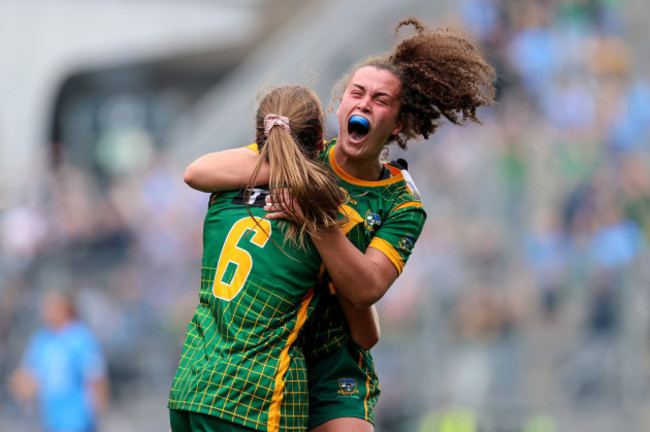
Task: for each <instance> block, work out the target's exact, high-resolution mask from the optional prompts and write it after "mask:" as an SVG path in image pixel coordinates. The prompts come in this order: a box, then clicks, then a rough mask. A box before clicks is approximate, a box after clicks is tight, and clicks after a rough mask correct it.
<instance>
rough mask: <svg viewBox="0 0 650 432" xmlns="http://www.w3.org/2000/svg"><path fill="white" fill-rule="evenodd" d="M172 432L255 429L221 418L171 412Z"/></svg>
mask: <svg viewBox="0 0 650 432" xmlns="http://www.w3.org/2000/svg"><path fill="white" fill-rule="evenodd" d="M169 424H170V425H171V430H172V432H214V431H219V432H255V429H251V428H247V427H244V426H240V425H238V424H234V423H230V422H227V421H224V420H221V419H220V418H219V417H215V416H210V415H207V414H200V413H195V412H191V411H181V410H175V409H170V410H169Z"/></svg>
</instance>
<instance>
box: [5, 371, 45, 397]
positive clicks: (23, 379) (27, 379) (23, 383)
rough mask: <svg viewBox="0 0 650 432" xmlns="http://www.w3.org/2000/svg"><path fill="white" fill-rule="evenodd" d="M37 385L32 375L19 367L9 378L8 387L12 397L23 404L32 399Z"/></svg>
mask: <svg viewBox="0 0 650 432" xmlns="http://www.w3.org/2000/svg"><path fill="white" fill-rule="evenodd" d="M37 387H38V384H37V382H36V380H35V379H34V377H33V375H32V374H31V373H30V372H29V371H28V370H27V369H25V368H23V367H19V368H18V369H17V370H16V371H15V372H14V373H13V374H11V376H10V378H9V389H10V390H11V393H12V395H13V397H14V398H15V399H16V400H17V401H18V402H20V403H23V404H26V403H28V402H30V401H31V400H33V399H34V397H35V396H36V390H37Z"/></svg>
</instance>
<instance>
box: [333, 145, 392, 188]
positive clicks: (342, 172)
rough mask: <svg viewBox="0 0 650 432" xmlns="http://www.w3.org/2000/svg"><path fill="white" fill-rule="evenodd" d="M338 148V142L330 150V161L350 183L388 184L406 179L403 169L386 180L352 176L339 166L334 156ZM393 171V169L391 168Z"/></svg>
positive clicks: (336, 171)
mask: <svg viewBox="0 0 650 432" xmlns="http://www.w3.org/2000/svg"><path fill="white" fill-rule="evenodd" d="M335 148H336V144H334V145H333V146H332V147H331V148H330V150H329V161H330V166H331V167H332V170H334V172H335V173H336V175H338V176H339V177H341V179H343V180H345V181H346V182H348V183H352V184H355V185H358V186H387V185H391V184H393V183H397V182H400V181H402V180H404V175H402V171H399V173H397V174H394V176H393V177H391V178H387V179H384V180H377V181H369V180H362V179H358V178H356V177H353V176H351V175H350V174H348V173H346V172H345V171H343V169H342V168H341V167H340V166H339V164H338V163H337V162H336V158H335V157H334V149H335ZM384 165H385V166H387V167H388V169H390V166H389V165H386V164H384ZM391 173H393V171H392V170H391Z"/></svg>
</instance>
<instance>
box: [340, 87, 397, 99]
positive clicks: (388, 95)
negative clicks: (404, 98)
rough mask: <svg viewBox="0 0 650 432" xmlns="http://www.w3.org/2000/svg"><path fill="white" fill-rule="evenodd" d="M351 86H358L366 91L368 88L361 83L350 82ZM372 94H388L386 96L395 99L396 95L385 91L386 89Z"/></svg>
mask: <svg viewBox="0 0 650 432" xmlns="http://www.w3.org/2000/svg"><path fill="white" fill-rule="evenodd" d="M350 86H353V87H357V88H358V89H360V90H363V91H364V92H365V91H366V88H365V87H364V86H363V85H361V84H356V83H350ZM372 96H373V97H378V96H386V97H389V98H391V99H395V96H393V95H391V94H390V93H387V92H384V91H377V92H375V93H374V94H373V95H372Z"/></svg>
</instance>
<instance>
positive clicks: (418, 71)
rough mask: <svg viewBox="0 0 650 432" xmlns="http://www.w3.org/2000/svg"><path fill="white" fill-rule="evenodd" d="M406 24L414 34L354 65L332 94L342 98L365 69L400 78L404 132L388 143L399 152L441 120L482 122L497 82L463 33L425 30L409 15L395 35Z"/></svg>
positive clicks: (460, 123)
mask: <svg viewBox="0 0 650 432" xmlns="http://www.w3.org/2000/svg"><path fill="white" fill-rule="evenodd" d="M409 25H413V26H414V27H415V29H416V31H417V33H416V34H415V35H414V36H411V37H409V38H407V39H404V40H402V41H400V42H399V43H398V44H397V46H396V47H395V49H394V50H393V52H392V53H389V54H386V55H383V56H380V57H371V58H368V59H366V60H364V61H362V62H361V63H359V64H358V65H356V66H355V67H354V68H353V69H352V71H351V72H350V73H348V74H346V75H345V76H344V77H343V78H342V79H341V80H340V81H339V83H338V84H337V85H336V86H335V88H334V91H333V92H334V94H335V98H340V95H341V94H342V92H343V91H344V90H345V87H347V85H348V83H349V81H350V79H351V77H352V75H354V73H355V72H356V71H358V70H359V69H361V68H363V67H366V66H372V67H375V68H377V69H382V70H386V71H388V72H390V73H392V74H393V75H395V76H396V77H397V78H399V80H400V82H401V86H402V87H401V93H400V114H399V116H400V117H399V118H400V120H401V121H402V124H403V129H402V131H401V132H400V134H399V135H396V136H392V137H391V138H390V139H389V140H388V143H391V142H393V141H396V142H397V144H398V145H399V146H400V147H401V148H402V149H406V142H407V141H408V140H410V139H414V138H417V137H420V136H421V137H423V138H424V139H427V138H429V136H430V135H431V134H433V133H434V132H435V131H436V129H437V128H438V127H439V126H440V125H441V124H442V122H443V118H444V119H447V120H448V121H450V122H452V123H454V124H457V125H462V124H464V123H465V122H466V121H467V120H468V119H469V120H471V121H473V122H476V123H479V124H480V123H481V122H480V121H479V119H478V118H477V117H476V110H477V108H478V107H480V106H487V105H491V104H493V103H494V95H495V88H494V82H495V80H496V71H495V69H494V68H493V67H492V66H491V65H489V64H488V63H487V62H486V61H485V60H484V59H483V57H482V56H481V53H480V52H479V50H478V49H477V48H476V46H474V45H473V44H472V42H471V41H470V38H469V37H468V36H467V35H466V34H464V33H463V32H461V31H459V30H456V29H451V28H445V29H428V28H427V27H426V26H425V25H424V24H422V22H421V21H420V20H419V19H418V18H415V17H410V18H408V19H406V20H403V21H401V22H400V23H399V24H398V25H397V27H396V28H395V35H396V36H397V34H398V32H399V30H400V29H401V28H402V27H406V26H409ZM388 143H387V144H388Z"/></svg>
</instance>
